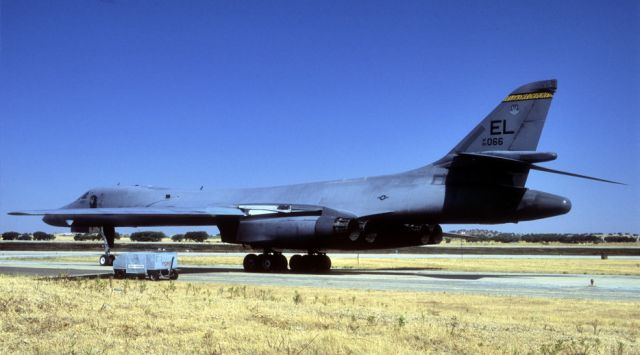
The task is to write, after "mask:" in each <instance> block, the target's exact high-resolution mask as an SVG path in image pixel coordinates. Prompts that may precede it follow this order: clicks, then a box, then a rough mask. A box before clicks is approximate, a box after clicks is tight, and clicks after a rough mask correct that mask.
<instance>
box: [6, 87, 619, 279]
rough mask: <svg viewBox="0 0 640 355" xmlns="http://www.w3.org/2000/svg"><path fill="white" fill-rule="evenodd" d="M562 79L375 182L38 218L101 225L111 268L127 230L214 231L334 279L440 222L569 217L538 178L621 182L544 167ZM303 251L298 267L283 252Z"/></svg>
mask: <svg viewBox="0 0 640 355" xmlns="http://www.w3.org/2000/svg"><path fill="white" fill-rule="evenodd" d="M556 88H557V82H556V80H546V81H538V82H533V83H529V84H526V85H523V86H521V87H519V88H517V89H515V90H514V91H513V92H511V93H510V94H509V95H507V97H506V98H505V99H504V100H502V102H500V103H499V104H498V106H497V107H496V108H495V109H494V110H493V111H492V112H491V113H490V114H489V115H488V116H487V117H486V118H484V119H483V120H482V121H481V122H480V123H479V124H478V125H477V126H476V127H475V128H474V129H473V130H472V131H471V132H470V133H469V134H467V136H466V137H464V139H462V141H460V142H459V143H458V144H457V145H456V146H455V147H454V148H453V149H452V150H451V151H449V152H448V153H447V154H446V155H445V156H444V157H442V158H441V159H439V160H437V161H435V162H434V163H432V164H429V165H427V166H423V167H420V168H418V169H414V170H410V171H406V172H402V173H397V174H391V175H384V176H376V177H364V178H357V179H348V180H336V181H328V182H315V183H305V184H297V185H289V186H276V187H266V188H248V189H224V190H223V189H221V190H215V191H200V190H195V191H187V190H177V189H169V188H156V187H142V186H131V187H122V186H117V187H102V188H94V189H91V190H89V191H87V192H86V193H84V194H82V196H80V197H79V198H78V199H77V200H75V201H73V202H71V203H70V204H68V205H66V206H63V207H61V208H59V209H51V210H39V211H19V212H10V213H9V214H11V215H30V216H33V215H39V216H44V217H43V221H44V222H45V223H48V224H50V225H53V226H59V227H71V230H72V231H75V232H83V231H84V232H86V231H88V230H89V229H90V228H99V229H100V231H101V235H102V237H103V239H104V242H105V253H104V255H102V256H101V257H100V264H102V265H111V264H112V263H113V260H114V256H113V255H111V248H112V247H113V245H114V235H115V228H116V227H148V226H202V225H207V226H208V225H215V226H217V227H218V228H219V229H220V234H221V237H222V241H223V242H226V243H234V244H242V245H246V246H250V247H252V248H254V249H257V250H262V253H261V254H257V255H256V254H248V255H247V256H246V257H245V258H244V262H243V265H244V269H245V270H246V271H279V270H286V269H287V267H290V268H291V270H293V271H316V272H317V271H326V270H329V269H330V268H331V259H330V258H329V257H328V256H327V254H326V251H327V250H331V249H334V250H335V249H341V250H365V249H376V248H399V247H406V246H419V245H425V244H438V243H440V242H441V241H442V236H443V233H442V228H441V227H440V225H441V224H447V223H451V224H466V223H469V224H497V223H517V222H519V221H529V220H535V219H540V218H546V217H552V216H557V215H561V214H565V213H567V212H569V210H570V209H571V202H570V201H569V199H568V198H566V197H562V196H557V195H552V194H550V193H546V192H542V191H536V190H531V189H528V188H526V187H525V182H526V180H527V176H528V174H529V171H530V170H539V171H544V172H550V173H557V174H564V175H570V176H574V177H581V178H587V179H592V180H598V181H604V182H610V183H616V182H613V181H609V180H604V179H599V178H593V177H589V176H584V175H578V174H573V173H568V172H563V171H558V170H552V169H549V168H544V167H542V166H539V165H536V163H541V162H546V161H550V160H554V159H556V157H557V154H556V153H552V152H539V151H536V147H537V145H538V141H539V139H540V134H541V132H542V128H543V126H544V123H545V120H546V117H547V112H548V111H549V107H550V105H551V100H552V98H553V95H554V93H555V91H556ZM284 249H289V250H300V251H303V252H304V253H303V254H302V255H300V254H296V255H293V256H292V257H291V258H290V260H289V261H287V258H286V257H285V256H283V255H282V250H284Z"/></svg>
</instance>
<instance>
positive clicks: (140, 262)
mask: <svg viewBox="0 0 640 355" xmlns="http://www.w3.org/2000/svg"><path fill="white" fill-rule="evenodd" d="M113 273H114V275H115V278H117V279H122V278H125V277H128V276H130V277H138V278H146V277H149V279H151V280H153V281H158V280H160V279H170V280H175V279H177V278H178V254H177V253H175V252H139V253H122V254H118V257H117V258H116V259H115V260H114V261H113Z"/></svg>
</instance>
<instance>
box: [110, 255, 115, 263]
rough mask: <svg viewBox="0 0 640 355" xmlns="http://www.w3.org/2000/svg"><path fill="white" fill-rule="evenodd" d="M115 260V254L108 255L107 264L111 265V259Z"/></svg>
mask: <svg viewBox="0 0 640 355" xmlns="http://www.w3.org/2000/svg"><path fill="white" fill-rule="evenodd" d="M114 260H116V256H115V255H109V265H113V261H114Z"/></svg>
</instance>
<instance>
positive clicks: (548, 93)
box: [449, 80, 557, 154]
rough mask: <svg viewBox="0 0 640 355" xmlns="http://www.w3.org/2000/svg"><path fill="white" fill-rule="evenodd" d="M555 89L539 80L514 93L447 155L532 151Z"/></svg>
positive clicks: (544, 81)
mask: <svg viewBox="0 0 640 355" xmlns="http://www.w3.org/2000/svg"><path fill="white" fill-rule="evenodd" d="M556 88H557V81H556V80H543V81H536V82H533V83H529V84H526V85H523V86H521V87H519V88H517V89H515V90H514V91H512V92H511V93H510V94H509V95H508V96H507V97H506V98H505V99H504V100H502V102H501V103H500V104H498V106H497V107H496V108H495V109H494V110H493V111H492V112H491V113H490V114H489V115H487V117H485V118H484V120H482V122H480V124H478V125H477V126H476V127H475V128H474V129H473V130H472V131H471V132H470V133H469V134H468V135H467V136H466V137H465V138H464V139H463V140H462V141H460V143H458V144H457V145H456V146H455V147H454V148H453V149H452V150H451V152H449V154H455V153H462V152H484V151H503V150H512V151H534V150H536V148H537V146H538V141H539V140H540V134H541V133H542V127H543V126H544V122H545V120H546V118H547V112H549V106H550V105H551V100H552V98H553V94H554V93H555V91H556Z"/></svg>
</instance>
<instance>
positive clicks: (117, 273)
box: [113, 270, 125, 279]
mask: <svg viewBox="0 0 640 355" xmlns="http://www.w3.org/2000/svg"><path fill="white" fill-rule="evenodd" d="M113 274H114V276H113V277H114V278H116V279H124V277H125V272H124V270H113Z"/></svg>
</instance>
